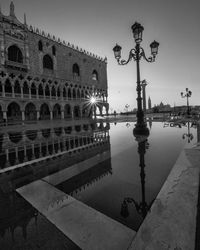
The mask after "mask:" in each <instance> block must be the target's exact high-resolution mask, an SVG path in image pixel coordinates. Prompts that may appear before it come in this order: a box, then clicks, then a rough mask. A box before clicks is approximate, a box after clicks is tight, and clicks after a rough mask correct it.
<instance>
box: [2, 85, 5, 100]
mask: <svg viewBox="0 0 200 250" xmlns="http://www.w3.org/2000/svg"><path fill="white" fill-rule="evenodd" d="M2 91H3V92H2V94H3V97H5V85H4V84H3V85H2Z"/></svg>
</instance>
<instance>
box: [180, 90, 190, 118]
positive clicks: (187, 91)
mask: <svg viewBox="0 0 200 250" xmlns="http://www.w3.org/2000/svg"><path fill="white" fill-rule="evenodd" d="M185 91H186V92H185V94H184V93H183V92H181V97H183V98H184V97H186V98H187V115H188V116H189V115H190V106H189V97H191V95H192V91H190V90H189V89H188V88H186V89H185Z"/></svg>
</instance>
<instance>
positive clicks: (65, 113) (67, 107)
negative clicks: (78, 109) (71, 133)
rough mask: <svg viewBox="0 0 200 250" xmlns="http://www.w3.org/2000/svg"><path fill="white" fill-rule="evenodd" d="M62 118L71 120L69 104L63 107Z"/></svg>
mask: <svg viewBox="0 0 200 250" xmlns="http://www.w3.org/2000/svg"><path fill="white" fill-rule="evenodd" d="M64 118H72V111H71V106H70V105H69V104H65V107H64Z"/></svg>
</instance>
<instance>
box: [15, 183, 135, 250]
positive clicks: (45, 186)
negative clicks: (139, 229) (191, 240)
mask: <svg viewBox="0 0 200 250" xmlns="http://www.w3.org/2000/svg"><path fill="white" fill-rule="evenodd" d="M17 192H18V193H19V194H20V195H22V196H23V197H24V198H25V199H26V200H27V201H28V202H29V203H31V204H32V205H33V206H34V207H35V208H36V209H37V210H38V211H39V212H40V213H42V214H43V215H44V216H45V217H46V218H47V219H48V220H49V221H50V222H52V223H53V224H54V225H55V226H56V227H57V228H58V229H59V230H61V231H62V232H63V233H64V234H65V235H66V236H67V237H68V238H69V239H71V240H72V241H73V242H74V243H75V244H76V245H77V246H79V247H80V248H81V249H83V250H125V249H128V247H129V246H130V244H131V242H132V240H133V237H134V235H135V232H134V231H133V230H131V229H130V228H127V227H126V226H124V225H122V224H121V223H119V222H117V221H115V220H113V219H111V218H109V217H108V216H105V215H104V214H102V213H100V212H98V211H96V210H95V209H93V208H91V207H89V206H87V205H85V204H84V203H82V202H80V201H78V200H76V199H74V198H73V197H71V196H69V195H67V194H65V193H63V192H62V191H60V190H58V189H56V188H55V187H53V186H52V185H50V184H49V183H47V182H45V181H43V180H38V181H35V182H32V183H31V184H28V185H26V186H23V187H21V188H19V189H17ZM102 202H103V200H102Z"/></svg>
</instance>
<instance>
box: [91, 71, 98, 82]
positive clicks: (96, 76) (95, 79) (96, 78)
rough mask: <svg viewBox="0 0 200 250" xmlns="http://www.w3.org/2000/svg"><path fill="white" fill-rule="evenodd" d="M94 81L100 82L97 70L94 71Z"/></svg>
mask: <svg viewBox="0 0 200 250" xmlns="http://www.w3.org/2000/svg"><path fill="white" fill-rule="evenodd" d="M92 80H94V81H97V80H98V73H97V71H96V70H93V72H92Z"/></svg>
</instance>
